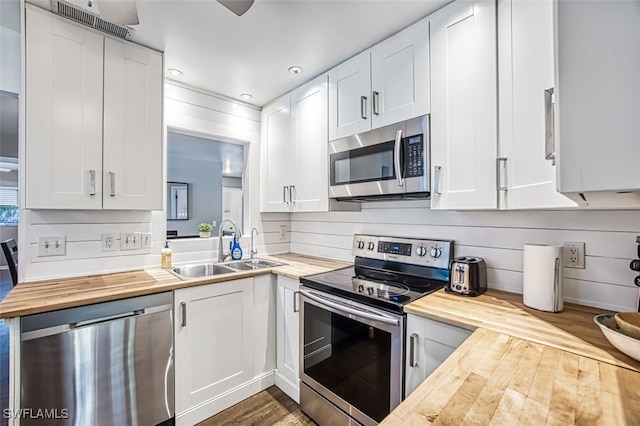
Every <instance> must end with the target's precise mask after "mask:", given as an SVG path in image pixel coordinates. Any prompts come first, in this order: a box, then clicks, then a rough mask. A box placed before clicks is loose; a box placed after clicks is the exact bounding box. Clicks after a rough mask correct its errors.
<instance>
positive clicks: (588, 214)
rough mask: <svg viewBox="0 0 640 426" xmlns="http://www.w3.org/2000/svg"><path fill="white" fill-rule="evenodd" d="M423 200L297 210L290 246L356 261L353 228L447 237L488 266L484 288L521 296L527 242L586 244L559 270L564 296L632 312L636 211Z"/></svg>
mask: <svg viewBox="0 0 640 426" xmlns="http://www.w3.org/2000/svg"><path fill="white" fill-rule="evenodd" d="M428 205H429V203H428V202H424V201H422V202H395V203H389V202H384V203H369V204H363V205H362V211H361V212H331V213H294V214H293V215H292V218H291V251H292V252H295V253H301V254H308V255H316V256H323V257H329V258H335V259H341V260H349V261H350V260H353V257H352V256H351V252H350V248H351V241H352V236H353V234H354V233H370V234H374V235H398V236H414V237H418V238H436V239H452V240H454V241H455V255H456V256H462V255H470V256H479V257H482V258H484V259H485V261H486V263H487V268H488V269H487V273H488V284H489V287H492V288H497V289H502V290H507V291H512V292H517V293H522V247H523V245H524V244H525V243H540V244H551V243H562V242H564V241H576V242H585V243H586V248H585V252H586V268H585V269H572V268H564V274H563V275H564V286H565V287H564V289H565V300H566V301H567V302H575V303H580V304H584V305H590V306H596V307H602V308H604V309H611V310H616V311H628V310H633V311H635V310H636V309H637V301H636V300H637V299H636V298H637V295H638V287H636V286H635V285H634V284H633V279H634V277H635V275H636V274H635V273H634V272H632V271H631V270H630V269H629V262H630V260H631V259H634V258H636V254H637V252H636V250H637V244H636V242H635V241H636V236H637V235H640V211H517V212H506V211H505V212H486V211H485V212H455V211H436V210H431V209H429V208H428Z"/></svg>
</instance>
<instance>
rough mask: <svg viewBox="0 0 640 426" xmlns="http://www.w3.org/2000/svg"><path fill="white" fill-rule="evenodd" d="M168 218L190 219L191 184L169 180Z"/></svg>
mask: <svg viewBox="0 0 640 426" xmlns="http://www.w3.org/2000/svg"><path fill="white" fill-rule="evenodd" d="M167 220H189V184H188V183H182V182H167Z"/></svg>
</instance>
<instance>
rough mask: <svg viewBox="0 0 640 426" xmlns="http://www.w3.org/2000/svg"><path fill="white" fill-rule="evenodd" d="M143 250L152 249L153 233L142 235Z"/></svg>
mask: <svg viewBox="0 0 640 426" xmlns="http://www.w3.org/2000/svg"><path fill="white" fill-rule="evenodd" d="M142 248H151V233H142Z"/></svg>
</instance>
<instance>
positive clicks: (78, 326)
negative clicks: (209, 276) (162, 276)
mask: <svg viewBox="0 0 640 426" xmlns="http://www.w3.org/2000/svg"><path fill="white" fill-rule="evenodd" d="M172 308H173V294H172V292H166V293H159V294H152V295H148V296H140V297H133V298H129V299H123V300H117V301H113V302H105V303H98V304H94V305H87V306H81V307H77V308H70V309H64V310H59V311H53V312H46V313H42V314H35V315H29V316H25V317H22V319H21V327H22V339H21V340H22V349H21V353H22V357H21V379H22V398H21V407H20V408H22V409H24V410H26V411H23V413H24V414H23V418H22V419H21V425H27V426H29V425H38V426H42V425H47V426H49V425H64V426H67V425H69V426H85V425H136V426H153V425H157V424H172V423H173V417H174V367H173V309H172Z"/></svg>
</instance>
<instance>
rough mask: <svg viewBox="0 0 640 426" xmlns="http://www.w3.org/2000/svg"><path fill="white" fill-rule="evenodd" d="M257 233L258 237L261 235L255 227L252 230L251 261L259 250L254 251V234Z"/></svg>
mask: <svg viewBox="0 0 640 426" xmlns="http://www.w3.org/2000/svg"><path fill="white" fill-rule="evenodd" d="M254 231H255V233H256V235H259V233H258V230H257V229H256V228H255V227H253V229H252V230H251V260H253V255H254V254H257V253H258V250H254V249H253V232H254Z"/></svg>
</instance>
